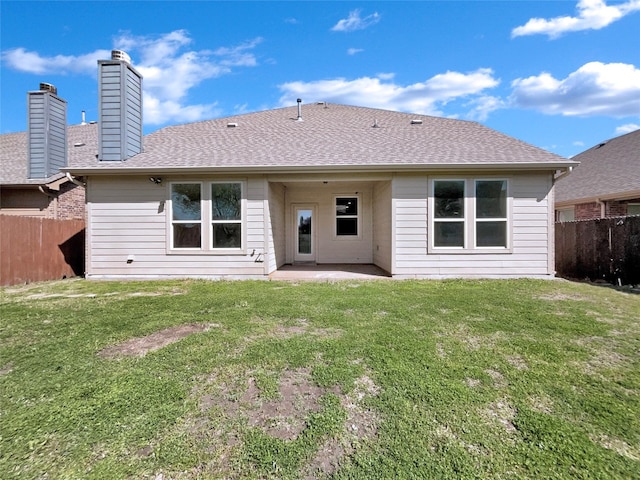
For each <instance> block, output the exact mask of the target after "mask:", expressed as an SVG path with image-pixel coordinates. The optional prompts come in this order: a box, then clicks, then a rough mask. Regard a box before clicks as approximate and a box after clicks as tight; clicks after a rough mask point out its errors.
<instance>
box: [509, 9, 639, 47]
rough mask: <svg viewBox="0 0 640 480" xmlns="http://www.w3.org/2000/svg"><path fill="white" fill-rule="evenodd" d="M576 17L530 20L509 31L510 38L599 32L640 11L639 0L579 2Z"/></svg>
mask: <svg viewBox="0 0 640 480" xmlns="http://www.w3.org/2000/svg"><path fill="white" fill-rule="evenodd" d="M577 10H578V15H577V16H575V17H569V16H565V17H555V18H551V19H549V20H547V19H544V18H532V19H530V20H529V21H528V22H527V23H526V24H524V25H522V26H520V27H516V28H514V29H513V30H512V31H511V36H512V37H520V36H524V35H537V34H540V35H547V36H549V38H557V37H559V36H560V35H562V34H563V33H567V32H578V31H581V30H599V29H601V28H604V27H606V26H608V25H610V24H611V23H613V22H615V21H617V20H620V19H621V18H622V17H624V16H625V15H627V14H629V13H632V12H634V11H637V10H640V0H628V1H627V2H625V3H620V4H618V5H615V6H614V5H607V4H606V2H605V1H604V0H579V2H578V5H577Z"/></svg>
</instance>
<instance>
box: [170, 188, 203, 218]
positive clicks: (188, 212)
mask: <svg viewBox="0 0 640 480" xmlns="http://www.w3.org/2000/svg"><path fill="white" fill-rule="evenodd" d="M171 208H172V214H173V219H174V220H200V185H199V184H196V183H183V184H177V185H171Z"/></svg>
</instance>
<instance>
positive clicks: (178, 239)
mask: <svg viewBox="0 0 640 480" xmlns="http://www.w3.org/2000/svg"><path fill="white" fill-rule="evenodd" d="M242 197H243V184H242V182H208V183H203V182H181V183H172V184H171V211H170V215H171V233H170V249H171V250H173V251H176V250H179V251H188V250H191V251H199V252H211V253H227V252H231V253H233V252H240V251H241V250H242V248H243V233H244V232H243V199H242Z"/></svg>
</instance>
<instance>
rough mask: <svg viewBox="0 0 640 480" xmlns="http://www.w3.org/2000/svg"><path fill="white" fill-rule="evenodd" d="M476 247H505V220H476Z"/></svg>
mask: <svg viewBox="0 0 640 480" xmlns="http://www.w3.org/2000/svg"><path fill="white" fill-rule="evenodd" d="M476 237H477V238H476V242H477V244H478V247H506V246H507V222H476Z"/></svg>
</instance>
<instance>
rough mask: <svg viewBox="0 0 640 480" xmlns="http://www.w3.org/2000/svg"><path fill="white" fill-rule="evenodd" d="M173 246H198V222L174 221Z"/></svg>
mask: <svg viewBox="0 0 640 480" xmlns="http://www.w3.org/2000/svg"><path fill="white" fill-rule="evenodd" d="M173 247H174V248H200V224H199V223H174V224H173Z"/></svg>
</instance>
